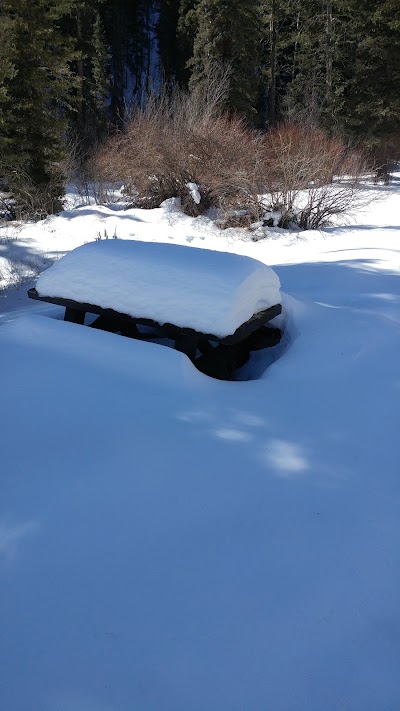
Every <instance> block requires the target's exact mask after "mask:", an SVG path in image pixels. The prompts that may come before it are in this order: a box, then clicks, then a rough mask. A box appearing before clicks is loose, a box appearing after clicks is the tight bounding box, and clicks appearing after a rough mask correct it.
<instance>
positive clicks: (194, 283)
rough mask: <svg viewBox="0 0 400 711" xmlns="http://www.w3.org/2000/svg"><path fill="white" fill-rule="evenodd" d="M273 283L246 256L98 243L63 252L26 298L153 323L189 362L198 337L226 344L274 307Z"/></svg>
mask: <svg viewBox="0 0 400 711" xmlns="http://www.w3.org/2000/svg"><path fill="white" fill-rule="evenodd" d="M279 288H280V283H279V279H278V277H277V275H276V274H275V272H274V271H273V270H272V269H271V268H270V267H268V266H267V265H265V264H263V263H262V262H259V261H257V260H255V259H251V258H250V257H245V256H240V255H237V254H231V253H227V252H218V251H213V250H208V249H196V248H193V247H184V246H180V245H175V244H164V243H155V242H139V241H136V240H116V239H112V240H99V241H96V242H91V243H88V244H84V245H82V246H81V247H78V248H77V249H74V250H73V251H71V252H69V253H68V254H67V255H66V256H65V257H63V258H62V259H61V260H59V261H58V262H56V263H55V264H54V265H53V266H51V267H50V268H49V269H48V270H46V271H45V272H43V274H41V275H40V277H39V278H38V280H37V285H36V289H30V290H29V292H28V293H29V296H30V297H31V298H35V299H39V300H43V301H49V302H51V303H56V304H60V305H63V306H65V307H66V312H65V320H68V321H74V322H76V323H84V318H85V313H86V312H89V313H95V314H96V313H97V314H99V315H100V317H101V318H102V319H103V320H104V319H110V318H118V319H119V320H123V321H125V323H129V324H130V333H129V334H127V335H131V336H134V337H135V336H137V335H138V333H137V325H138V324H144V325H148V326H155V325H156V326H157V327H161V328H162V329H163V332H164V333H165V334H166V335H167V336H168V337H169V338H173V340H174V341H175V347H176V348H178V349H179V350H182V351H183V352H185V353H187V355H189V357H191V358H192V359H193V360H194V358H195V354H196V351H197V348H198V345H199V342H200V341H204V340H214V341H216V342H217V343H219V344H224V345H232V344H235V343H239V342H241V341H243V340H244V339H245V338H246V337H247V336H249V334H251V333H253V332H254V331H255V330H256V329H257V328H260V326H262V325H263V324H265V323H266V322H267V321H269V320H271V319H272V318H274V317H275V316H277V315H278V314H279V313H280V312H281V296H280V291H279Z"/></svg>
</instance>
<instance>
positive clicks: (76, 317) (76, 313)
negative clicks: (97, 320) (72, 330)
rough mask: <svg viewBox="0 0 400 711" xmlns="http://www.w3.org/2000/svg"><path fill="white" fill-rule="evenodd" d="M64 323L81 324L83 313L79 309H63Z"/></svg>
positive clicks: (83, 320)
mask: <svg viewBox="0 0 400 711" xmlns="http://www.w3.org/2000/svg"><path fill="white" fill-rule="evenodd" d="M64 321H71V323H81V324H83V323H84V322H85V312H84V311H80V310H79V309H72V308H70V307H69V306H67V307H66V309H65V314H64Z"/></svg>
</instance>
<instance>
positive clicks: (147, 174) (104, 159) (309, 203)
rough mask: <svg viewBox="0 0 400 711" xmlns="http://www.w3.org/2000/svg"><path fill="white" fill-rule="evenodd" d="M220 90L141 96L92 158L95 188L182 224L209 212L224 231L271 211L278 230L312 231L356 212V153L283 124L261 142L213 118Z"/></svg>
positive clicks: (231, 122) (236, 121) (223, 118)
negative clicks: (180, 213)
mask: <svg viewBox="0 0 400 711" xmlns="http://www.w3.org/2000/svg"><path fill="white" fill-rule="evenodd" d="M224 81H226V78H225V79H224ZM224 86H225V85H224V84H223V85H222V86H221V85H220V84H218V82H217V83H216V84H215V86H213V87H211V89H209V94H208V95H204V94H201V93H199V92H197V93H192V94H186V93H183V92H180V91H175V92H172V95H171V94H169V93H168V92H167V91H164V92H162V93H161V95H160V96H150V97H149V99H148V101H147V103H146V106H145V108H144V109H143V108H137V109H136V110H135V111H134V113H133V115H132V116H131V118H130V120H129V122H128V124H127V126H126V127H125V130H124V131H121V132H120V133H118V134H116V135H114V136H113V137H111V138H110V139H109V140H108V141H107V142H106V144H105V145H104V146H102V148H101V149H100V150H99V151H98V152H97V153H96V155H95V156H94V159H93V175H95V176H96V179H97V181H99V182H100V183H102V182H103V183H104V182H115V181H122V182H123V183H124V185H125V190H126V192H127V195H128V196H129V198H130V199H131V200H132V202H133V204H135V205H137V206H141V207H149V208H151V207H158V206H159V205H160V203H161V202H163V200H165V199H167V198H170V197H175V196H178V197H180V198H181V202H182V207H183V209H184V211H185V212H187V213H188V214H190V215H194V216H196V215H199V214H201V213H202V212H204V211H205V210H206V209H208V207H210V206H215V207H217V208H220V209H221V210H222V212H223V214H224V215H225V218H226V220H225V223H226V224H229V225H231V224H249V223H250V222H251V221H253V220H254V219H258V218H259V217H260V216H261V215H262V214H263V212H265V211H268V210H272V211H274V213H277V212H278V211H279V213H280V215H281V217H280V222H279V225H280V226H282V227H285V226H288V225H289V224H291V223H296V224H297V225H299V226H300V227H303V228H316V227H319V226H321V225H323V224H326V222H327V221H329V219H330V217H331V216H332V215H336V214H342V213H346V212H348V211H349V210H350V209H351V208H352V207H354V206H356V205H357V203H358V201H360V200H361V192H360V190H359V189H358V176H359V175H360V171H361V169H362V159H361V158H360V156H359V155H358V154H356V153H354V152H351V151H349V150H348V148H347V147H346V145H345V144H344V142H343V141H342V140H341V139H339V138H337V137H329V136H327V135H326V134H325V133H324V132H323V131H322V130H319V129H317V128H315V127H311V126H299V125H297V124H293V123H286V124H283V125H282V126H280V127H277V128H274V129H272V130H270V131H269V132H268V133H267V134H265V135H261V134H260V133H259V132H257V131H254V130H251V129H249V128H248V127H247V126H246V125H245V123H243V121H241V119H240V118H238V117H231V116H227V115H225V114H224V113H223V111H222V106H223V97H224ZM193 183H195V184H196V190H198V193H199V197H200V200H199V199H197V200H194V199H193V190H192V189H191V184H193ZM260 195H261V196H262V197H260ZM362 199H363V200H364V199H365V195H364V194H363V196H362Z"/></svg>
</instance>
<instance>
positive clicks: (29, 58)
mask: <svg viewBox="0 0 400 711" xmlns="http://www.w3.org/2000/svg"><path fill="white" fill-rule="evenodd" d="M215 67H219V68H220V71H221V72H222V73H223V72H224V71H225V72H226V73H227V74H228V75H229V91H228V92H227V94H226V96H225V99H224V108H225V111H226V112H227V114H229V115H232V116H233V115H234V116H236V117H237V116H240V117H243V119H244V121H245V122H246V125H248V126H249V127H251V128H254V129H257V130H260V131H268V130H269V129H271V128H273V127H274V126H276V125H278V124H279V123H281V122H282V121H291V122H295V123H298V124H301V125H303V126H305V125H307V126H315V127H318V128H319V129H323V130H324V131H325V132H326V133H327V134H329V135H335V136H340V137H341V138H342V139H343V140H344V141H346V142H347V143H348V144H349V145H353V146H362V147H363V149H364V150H366V151H367V152H368V154H369V155H370V156H371V160H373V161H375V164H376V166H379V165H381V164H382V165H383V164H386V163H387V161H389V160H390V159H396V158H398V152H399V148H400V131H399V129H400V7H399V2H398V0H380V1H378V2H371V1H370V0H368V1H367V0H332V1H330V2H325V1H323V2H322V1H316V2H311V1H309V0H271V1H269V2H267V1H264V2H260V1H259V0H232V1H231V2H229V1H226V0H57V1H56V2H55V1H52V0H3V2H2V4H1V8H0V180H1V181H2V185H3V189H12V190H14V191H18V190H19V189H20V190H21V189H22V188H21V186H22V185H25V184H26V183H27V181H28V182H29V183H30V184H31V185H33V186H36V187H38V188H40V189H43V186H45V187H46V190H48V194H49V196H51V200H53V198H54V204H52V207H53V209H57V199H58V196H59V195H61V194H62V182H63V180H64V178H65V175H64V174H63V170H64V168H63V170H60V166H65V165H66V163H65V161H66V160H67V159H69V160H71V156H72V157H73V162H74V170H79V169H80V166H84V165H85V162H86V161H87V159H88V157H90V155H91V153H92V152H93V150H95V149H97V147H98V146H99V145H101V143H102V142H103V141H104V140H105V139H106V137H107V136H108V135H110V134H115V132H118V131H119V132H123V131H124V127H125V125H126V122H127V120H128V119H129V117H131V116H132V115H133V113H134V111H135V107H137V106H138V105H139V106H142V105H144V104H145V103H146V100H147V97H148V96H149V94H150V93H153V94H154V92H155V93H157V92H158V91H159V90H160V89H161V87H162V86H163V87H167V90H171V91H172V90H173V87H176V86H178V87H180V88H182V89H185V90H187V91H188V92H191V91H193V90H197V89H198V88H199V87H202V86H205V87H206V86H207V84H208V83H210V82H211V81H212V80H213V76H212V75H213V73H215ZM64 173H65V170H64ZM51 200H50V202H51Z"/></svg>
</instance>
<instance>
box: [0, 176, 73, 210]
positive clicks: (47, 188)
mask: <svg viewBox="0 0 400 711" xmlns="http://www.w3.org/2000/svg"><path fill="white" fill-rule="evenodd" d="M8 175H9V193H8V197H7V203H6V207H7V208H8V213H9V216H10V218H11V219H16V220H42V219H44V218H45V217H47V215H51V214H54V213H55V212H59V211H60V210H61V209H62V195H63V192H64V187H63V177H62V175H61V172H60V174H58V173H57V172H56V171H54V175H53V176H52V177H50V178H49V179H48V180H47V181H46V182H43V183H36V182H35V181H34V180H33V179H32V177H31V176H30V175H29V174H28V173H27V172H26V171H24V170H22V169H16V168H12V169H10V170H9V173H8Z"/></svg>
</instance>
